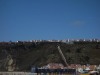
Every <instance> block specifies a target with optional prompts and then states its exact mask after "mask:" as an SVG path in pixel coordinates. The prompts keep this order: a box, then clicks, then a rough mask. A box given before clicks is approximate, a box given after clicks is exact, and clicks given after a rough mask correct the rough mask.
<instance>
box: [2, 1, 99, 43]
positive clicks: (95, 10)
mask: <svg viewBox="0 0 100 75" xmlns="http://www.w3.org/2000/svg"><path fill="white" fill-rule="evenodd" d="M68 38H69V39H83V38H85V39H90V38H97V39H100V0H0V41H17V40H20V41H21V40H22V41H23V40H40V39H41V40H49V39H51V40H52V39H55V40H63V39H68Z"/></svg>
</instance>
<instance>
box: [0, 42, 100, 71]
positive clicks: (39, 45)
mask: <svg viewBox="0 0 100 75" xmlns="http://www.w3.org/2000/svg"><path fill="white" fill-rule="evenodd" d="M57 45H59V46H60V47H61V50H62V52H63V54H64V55H65V57H66V60H67V62H68V64H87V63H88V64H100V42H74V43H73V44H68V43H62V42H18V43H15V42H8V43H7V42H1V43H0V71H6V70H7V68H6V67H7V66H9V64H8V60H9V59H13V64H11V65H13V66H14V67H15V68H16V69H15V70H19V71H28V70H30V69H31V67H32V66H43V65H46V64H48V63H54V62H56V63H63V64H64V62H63V60H62V58H61V56H60V54H59V51H58V49H57ZM64 65H65V64H64Z"/></svg>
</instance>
